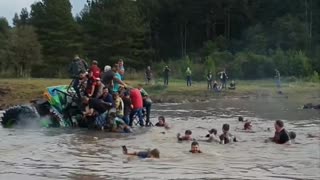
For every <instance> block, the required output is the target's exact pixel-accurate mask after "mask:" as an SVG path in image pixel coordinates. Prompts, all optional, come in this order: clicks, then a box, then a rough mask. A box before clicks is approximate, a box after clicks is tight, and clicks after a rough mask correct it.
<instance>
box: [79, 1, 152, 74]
mask: <svg viewBox="0 0 320 180" xmlns="http://www.w3.org/2000/svg"><path fill="white" fill-rule="evenodd" d="M142 20H143V19H142V16H141V15H140V12H139V8H138V6H137V4H136V3H135V2H133V1H127V0H117V1H110V0H98V1H89V2H88V5H87V7H86V9H84V11H83V12H82V13H81V19H80V21H79V23H80V25H81V26H82V29H83V32H84V33H85V36H84V38H85V39H84V40H85V41H86V47H85V49H86V53H87V55H88V56H89V57H94V58H97V59H98V60H99V61H101V62H103V63H107V62H108V61H110V60H111V61H113V59H115V58H117V57H123V59H125V60H126V64H127V65H129V66H132V67H134V68H141V67H143V68H144V67H145V66H146V65H147V63H148V62H150V58H151V55H152V50H151V49H150V47H149V45H148V42H149V38H148V37H149V35H148V34H149V26H148V23H145V22H143V21H142Z"/></svg>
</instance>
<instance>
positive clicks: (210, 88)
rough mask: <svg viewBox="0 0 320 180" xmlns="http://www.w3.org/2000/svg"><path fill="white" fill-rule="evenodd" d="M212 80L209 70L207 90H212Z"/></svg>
mask: <svg viewBox="0 0 320 180" xmlns="http://www.w3.org/2000/svg"><path fill="white" fill-rule="evenodd" d="M212 81H213V76H212V73H211V72H209V73H208V75H207V82H208V90H212Z"/></svg>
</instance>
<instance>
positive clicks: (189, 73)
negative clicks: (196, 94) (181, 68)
mask: <svg viewBox="0 0 320 180" xmlns="http://www.w3.org/2000/svg"><path fill="white" fill-rule="evenodd" d="M186 75H187V86H191V84H192V82H191V75H192V72H191V70H190V68H189V67H188V68H187V71H186Z"/></svg>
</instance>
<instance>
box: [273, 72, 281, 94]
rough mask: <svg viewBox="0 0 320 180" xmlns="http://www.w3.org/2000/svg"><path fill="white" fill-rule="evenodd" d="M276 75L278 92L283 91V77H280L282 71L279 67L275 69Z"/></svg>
mask: <svg viewBox="0 0 320 180" xmlns="http://www.w3.org/2000/svg"><path fill="white" fill-rule="evenodd" d="M274 71H275V73H276V75H275V79H276V86H277V88H278V92H281V90H280V88H281V79H280V71H279V70H278V69H275V70H274Z"/></svg>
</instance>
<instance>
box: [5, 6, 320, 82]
mask: <svg viewBox="0 0 320 180" xmlns="http://www.w3.org/2000/svg"><path fill="white" fill-rule="evenodd" d="M71 8H72V6H71V4H70V2H69V0H55V1H51V0H42V1H39V2H35V3H34V4H32V5H31V10H30V12H28V11H27V9H26V8H24V9H22V10H21V12H20V13H19V14H18V13H16V14H15V16H14V18H13V26H12V27H11V26H9V24H8V20H7V19H5V18H0V74H1V76H3V77H4V76H9V77H63V76H66V67H67V65H68V64H69V63H70V61H71V60H72V58H73V56H74V55H75V54H79V55H80V56H81V57H84V58H85V59H86V60H93V59H95V60H98V61H99V64H100V65H101V66H103V65H107V64H108V65H111V64H113V63H114V62H116V61H117V60H118V59H119V58H122V59H124V60H125V64H126V66H127V67H130V68H132V69H135V70H143V69H145V68H146V67H147V66H148V65H151V67H153V68H154V70H155V71H157V72H159V73H161V70H162V68H163V66H164V65H170V66H177V68H176V67H172V69H174V72H172V73H173V74H174V75H176V76H177V77H183V72H185V68H186V67H188V66H189V67H191V70H193V74H194V76H196V79H197V78H198V79H199V80H200V79H202V78H203V77H204V76H205V74H206V73H207V72H208V71H213V72H214V73H215V74H216V72H218V71H220V70H222V69H224V68H226V70H227V72H229V75H231V76H232V77H233V78H242V79H257V78H269V77H272V76H273V75H274V69H279V70H280V72H281V74H282V75H284V76H295V77H308V76H312V75H314V74H317V72H320V60H319V56H320V1H314V0H296V1H291V0H282V1H278V0H260V1H255V0H214V1H213V0H201V1H194V0H135V1H134V0H88V1H87V3H86V5H85V7H84V8H83V10H82V11H81V12H80V13H79V15H77V16H76V17H73V16H72V13H71Z"/></svg>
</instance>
